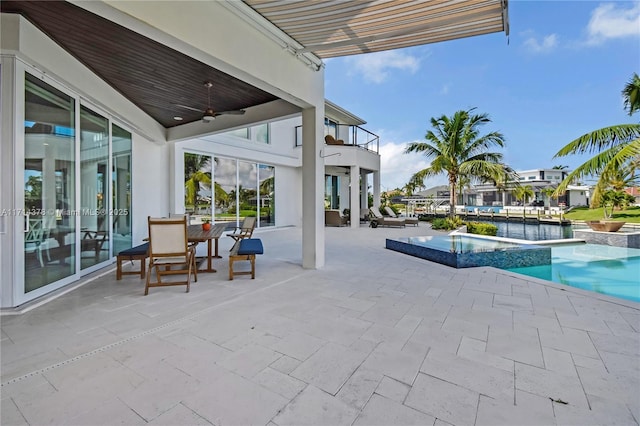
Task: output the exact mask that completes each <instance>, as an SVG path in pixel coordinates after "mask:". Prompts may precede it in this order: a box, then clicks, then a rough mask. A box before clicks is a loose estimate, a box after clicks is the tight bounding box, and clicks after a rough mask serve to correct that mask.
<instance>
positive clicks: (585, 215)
mask: <svg viewBox="0 0 640 426" xmlns="http://www.w3.org/2000/svg"><path fill="white" fill-rule="evenodd" d="M564 217H565V218H566V219H569V220H602V219H604V212H603V209H602V207H600V208H598V209H590V208H588V207H579V208H576V209H573V210H571V211H570V212H569V213H567V214H565V215H564ZM611 220H620V221H624V222H627V223H640V207H629V208H628V209H626V210H614V211H613V217H611Z"/></svg>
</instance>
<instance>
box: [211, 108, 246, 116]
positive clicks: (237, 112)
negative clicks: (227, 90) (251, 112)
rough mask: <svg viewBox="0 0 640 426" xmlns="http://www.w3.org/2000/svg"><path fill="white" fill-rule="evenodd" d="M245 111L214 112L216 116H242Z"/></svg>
mask: <svg viewBox="0 0 640 426" xmlns="http://www.w3.org/2000/svg"><path fill="white" fill-rule="evenodd" d="M245 112H246V111H245V110H243V109H235V110H231V111H220V112H216V114H215V115H216V116H218V115H223V114H224V115H243V114H244V113H245Z"/></svg>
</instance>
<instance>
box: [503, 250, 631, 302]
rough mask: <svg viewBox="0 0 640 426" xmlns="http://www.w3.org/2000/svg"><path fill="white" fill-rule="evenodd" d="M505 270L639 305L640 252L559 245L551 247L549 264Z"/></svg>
mask: <svg viewBox="0 0 640 426" xmlns="http://www.w3.org/2000/svg"><path fill="white" fill-rule="evenodd" d="M507 270H508V271H512V272H517V273H519V274H523V275H528V276H531V277H536V278H541V279H543V280H547V281H553V282H556V283H559V284H565V285H568V286H571V287H576V288H581V289H584V290H590V291H595V292H598V293H602V294H606V295H609V296H616V297H620V298H623V299H627V300H632V301H634V302H640V249H633V248H624V247H611V246H604V245H600V244H563V245H558V246H552V247H551V265H539V266H526V267H518V268H509V269H507Z"/></svg>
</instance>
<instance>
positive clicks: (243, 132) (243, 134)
mask: <svg viewBox="0 0 640 426" xmlns="http://www.w3.org/2000/svg"><path fill="white" fill-rule="evenodd" d="M227 134H229V135H233V136H236V137H239V138H243V139H249V128H248V127H245V128H242V129H236V130H231V131H230V132H227Z"/></svg>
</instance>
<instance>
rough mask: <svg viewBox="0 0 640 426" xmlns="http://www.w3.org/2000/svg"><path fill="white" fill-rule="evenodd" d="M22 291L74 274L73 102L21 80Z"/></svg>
mask: <svg viewBox="0 0 640 426" xmlns="http://www.w3.org/2000/svg"><path fill="white" fill-rule="evenodd" d="M24 117H25V121H24V132H25V135H24V136H25V145H24V191H25V193H24V208H25V212H26V213H27V215H26V218H25V238H24V268H25V271H24V272H25V275H24V292H25V294H26V293H28V292H30V291H33V290H36V289H39V288H41V287H43V286H45V285H48V284H51V283H53V282H56V281H59V280H61V279H63V278H66V277H68V276H70V275H74V274H75V269H76V254H75V241H76V222H75V212H76V205H75V185H76V176H75V155H76V154H75V100H74V99H73V98H72V97H70V96H68V95H66V94H65V93H63V92H61V91H59V90H57V89H56V88H54V87H53V86H51V85H49V84H47V83H45V82H43V81H41V80H40V79H38V78H36V77H33V76H31V75H30V74H26V77H25V115H24Z"/></svg>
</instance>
